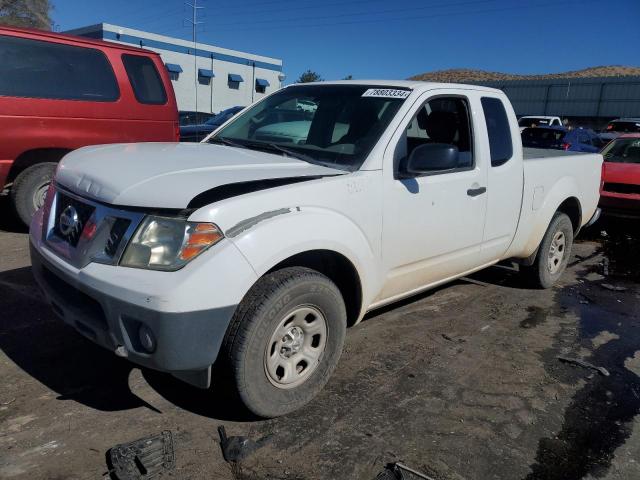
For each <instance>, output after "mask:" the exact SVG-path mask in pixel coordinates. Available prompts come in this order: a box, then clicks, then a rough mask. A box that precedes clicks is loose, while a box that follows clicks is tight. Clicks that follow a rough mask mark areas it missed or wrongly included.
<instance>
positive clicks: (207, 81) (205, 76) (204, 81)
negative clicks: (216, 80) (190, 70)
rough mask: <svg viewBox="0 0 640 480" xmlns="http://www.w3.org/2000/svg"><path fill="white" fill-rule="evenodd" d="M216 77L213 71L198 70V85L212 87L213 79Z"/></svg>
mask: <svg viewBox="0 0 640 480" xmlns="http://www.w3.org/2000/svg"><path fill="white" fill-rule="evenodd" d="M213 77H215V75H214V73H213V70H209V69H206V68H199V69H198V83H199V84H200V85H211V79H212V78H213Z"/></svg>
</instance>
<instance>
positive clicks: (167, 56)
mask: <svg viewBox="0 0 640 480" xmlns="http://www.w3.org/2000/svg"><path fill="white" fill-rule="evenodd" d="M65 33H70V34H73V35H81V36H85V37H90V38H97V39H101V40H108V41H110V42H116V43H123V44H126V45H135V46H138V47H142V48H147V49H149V50H153V51H154V52H158V53H159V54H160V56H161V57H162V60H163V61H164V63H165V65H166V66H167V70H168V71H169V76H170V77H171V80H172V83H173V88H174V90H175V93H176V99H177V101H178V109H179V110H187V111H199V112H207V113H217V112H219V111H220V110H223V109H225V108H229V107H233V106H246V105H249V104H251V103H253V102H254V101H257V100H259V99H260V98H261V97H263V96H264V95H265V94H267V93H271V92H272V91H274V90H277V89H279V88H280V87H281V85H282V80H284V75H283V74H282V60H279V59H277V58H270V57H263V56H260V55H254V54H251V53H245V52H239V51H236V50H228V49H226V48H220V47H215V46H213V45H207V44H204V43H198V44H197V50H196V52H195V53H196V55H194V48H193V42H190V41H187V40H181V39H179V38H174V37H167V36H164V35H157V34H155V33H149V32H143V31H141V30H134V29H131V28H125V27H120V26H118V25H111V24H108V23H99V24H97V25H91V26H88V27H83V28H78V29H74V30H69V31H67V32H65ZM196 94H197V95H196Z"/></svg>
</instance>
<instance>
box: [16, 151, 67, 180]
mask: <svg viewBox="0 0 640 480" xmlns="http://www.w3.org/2000/svg"><path fill="white" fill-rule="evenodd" d="M70 151H71V150H70V149H68V148H34V149H33V150H27V151H26V152H23V153H21V154H20V155H18V157H17V158H16V159H15V161H14V162H13V164H12V165H11V170H10V171H9V176H8V177H7V183H9V182H13V181H14V180H15V179H16V177H17V176H18V175H20V173H22V172H23V171H24V170H26V169H27V168H29V167H32V166H33V165H36V164H38V163H45V162H54V163H57V162H59V161H60V159H61V158H62V157H64V156H65V155H66V154H67V153H69V152H70Z"/></svg>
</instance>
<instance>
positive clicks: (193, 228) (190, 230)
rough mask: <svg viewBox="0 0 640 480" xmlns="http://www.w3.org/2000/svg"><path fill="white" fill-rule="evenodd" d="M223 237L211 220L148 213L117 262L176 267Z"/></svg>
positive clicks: (153, 267)
mask: <svg viewBox="0 0 640 480" xmlns="http://www.w3.org/2000/svg"><path fill="white" fill-rule="evenodd" d="M222 238H223V235H222V232H221V231H220V229H219V228H218V227H217V226H216V225H214V224H213V223H195V222H187V221H186V220H182V219H177V218H168V217H154V216H147V217H146V218H145V219H144V220H143V221H142V223H141V224H140V226H139V227H138V230H137V231H136V233H135V235H134V236H133V238H132V239H131V241H130V242H129V245H127V249H126V250H125V252H124V255H123V256H122V260H121V261H120V265H123V266H125V267H137V268H148V269H152V270H178V269H179V268H182V267H183V266H184V265H186V264H187V263H188V262H189V261H191V260H193V259H194V258H196V257H197V256H198V255H200V254H201V253H202V252H204V251H205V250H206V249H207V248H209V247H210V246H212V245H215V244H216V243H218V242H219V241H220V240H222Z"/></svg>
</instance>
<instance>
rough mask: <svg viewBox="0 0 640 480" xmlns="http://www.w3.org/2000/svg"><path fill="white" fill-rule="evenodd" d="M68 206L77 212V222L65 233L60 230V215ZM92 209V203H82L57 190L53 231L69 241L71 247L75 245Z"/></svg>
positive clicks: (91, 213)
mask: <svg viewBox="0 0 640 480" xmlns="http://www.w3.org/2000/svg"><path fill="white" fill-rule="evenodd" d="M69 207H72V208H73V210H75V212H76V213H77V215H78V223H77V225H76V226H75V228H73V229H72V231H71V232H70V233H67V234H66V235H65V233H63V232H62V230H61V229H60V216H61V215H62V213H63V212H64V211H65V210H67V209H68V208H69ZM94 210H95V207H93V206H92V205H87V204H85V203H82V202H80V201H78V200H76V199H75V198H71V197H70V196H68V195H65V194H64V193H61V192H58V200H57V202H56V211H55V221H54V229H53V231H54V233H55V234H56V235H57V236H58V237H60V238H62V239H64V240H66V241H67V242H69V244H70V245H71V246H73V247H75V246H77V245H78V241H79V240H80V236H81V235H82V231H83V230H84V227H85V226H86V224H87V222H88V221H89V218H91V215H93V212H94Z"/></svg>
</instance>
